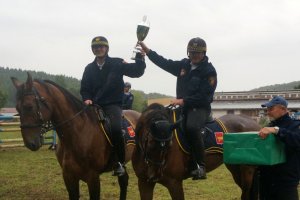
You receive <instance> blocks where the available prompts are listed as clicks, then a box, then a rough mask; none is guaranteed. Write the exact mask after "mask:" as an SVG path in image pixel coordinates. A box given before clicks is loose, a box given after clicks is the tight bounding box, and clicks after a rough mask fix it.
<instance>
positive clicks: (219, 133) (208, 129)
mask: <svg viewBox="0 0 300 200" xmlns="http://www.w3.org/2000/svg"><path fill="white" fill-rule="evenodd" d="M177 118H178V114H176V112H175V110H174V111H173V122H175V121H176V120H177ZM226 132H227V131H226V128H225V126H224V124H223V123H222V122H221V121H220V120H218V119H216V120H214V121H213V122H209V123H206V125H205V133H204V136H203V140H204V145H205V152H207V153H223V134H224V133H226ZM173 134H174V136H175V137H176V141H177V142H178V144H179V146H180V148H181V149H182V151H183V152H185V153H187V154H190V151H191V148H190V145H189V143H188V139H187V136H186V135H185V133H184V132H183V131H182V130H181V129H180V128H177V129H175V130H174V132H173Z"/></svg>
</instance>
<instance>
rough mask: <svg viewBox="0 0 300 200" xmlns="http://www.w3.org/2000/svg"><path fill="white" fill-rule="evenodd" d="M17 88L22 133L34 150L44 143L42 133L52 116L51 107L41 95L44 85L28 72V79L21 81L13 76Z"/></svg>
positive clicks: (28, 145) (17, 104)
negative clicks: (34, 79)
mask: <svg viewBox="0 0 300 200" xmlns="http://www.w3.org/2000/svg"><path fill="white" fill-rule="evenodd" d="M11 80H12V82H13V84H14V86H15V87H16V89H17V95H16V109H17V111H18V113H19V114H20V122H21V126H20V127H21V133H22V137H23V140H24V144H25V146H26V147H27V148H29V149H30V150H32V151H36V150H38V149H39V148H40V147H41V145H42V133H44V132H45V130H44V129H45V124H46V122H47V121H49V120H50V118H51V110H52V109H51V107H50V106H49V104H47V102H46V99H45V98H44V97H43V96H41V93H42V92H41V90H42V87H41V86H40V85H38V84H37V83H35V82H34V81H33V80H32V77H31V75H30V74H29V73H27V81H26V82H25V83H21V82H20V81H19V80H18V79H17V78H14V77H12V78H11Z"/></svg>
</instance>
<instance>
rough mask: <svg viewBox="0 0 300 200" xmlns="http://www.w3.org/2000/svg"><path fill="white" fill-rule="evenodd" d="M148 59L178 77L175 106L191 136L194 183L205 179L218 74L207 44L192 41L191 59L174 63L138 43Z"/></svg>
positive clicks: (198, 39) (197, 40) (189, 51)
mask: <svg viewBox="0 0 300 200" xmlns="http://www.w3.org/2000/svg"><path fill="white" fill-rule="evenodd" d="M139 43H140V45H141V47H142V48H143V50H144V51H145V52H146V54H147V56H148V58H149V59H150V60H151V61H152V62H153V63H154V64H156V65H157V66H159V67H160V68H162V69H163V70H165V71H167V72H169V73H171V74H173V75H174V76H176V77H177V87H176V99H174V100H173V101H172V103H173V105H180V106H182V107H183V114H184V116H185V132H186V133H187V134H188V137H189V141H190V145H191V147H192V148H191V149H192V158H193V166H192V170H191V174H190V175H191V176H192V177H193V180H197V179H205V178H206V170H205V162H204V142H203V136H202V135H203V133H202V129H203V127H204V125H205V122H206V121H207V119H208V117H209V115H210V113H211V105H210V104H211V102H212V101H213V96H214V92H215V89H216V86H217V73H216V70H215V68H214V67H213V65H212V64H211V63H210V62H208V57H207V56H206V43H205V41H204V40H203V39H201V38H199V37H197V38H193V39H191V40H190V41H189V43H188V46H187V55H188V58H184V59H182V60H179V61H173V60H168V59H165V58H163V57H162V56H160V55H158V54H157V53H156V52H155V51H152V50H150V49H149V48H148V47H147V46H146V45H145V44H144V43H143V42H139Z"/></svg>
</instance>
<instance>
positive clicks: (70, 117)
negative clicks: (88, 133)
mask: <svg viewBox="0 0 300 200" xmlns="http://www.w3.org/2000/svg"><path fill="white" fill-rule="evenodd" d="M51 90H52V91H51V92H52V93H53V94H55V95H51V97H49V99H51V107H52V115H51V122H52V123H53V124H54V126H56V130H57V132H58V135H59V136H62V135H63V137H68V138H70V137H73V136H75V135H77V134H78V135H79V136H80V133H78V129H79V128H80V127H78V126H79V125H80V124H84V126H91V125H92V121H91V120H89V119H88V116H87V113H86V112H85V110H83V109H84V107H83V106H82V107H81V108H77V109H75V107H73V106H71V102H70V101H69V100H68V99H67V97H66V96H65V95H64V94H63V93H62V92H61V91H60V90H59V89H57V88H51ZM81 135H82V134H81ZM76 137H78V136H76Z"/></svg>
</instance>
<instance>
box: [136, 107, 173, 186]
mask: <svg viewBox="0 0 300 200" xmlns="http://www.w3.org/2000/svg"><path fill="white" fill-rule="evenodd" d="M174 128H175V126H174V124H172V123H171V120H170V114H169V112H168V109H166V108H165V107H164V106H162V105H160V104H156V103H155V104H151V105H150V106H149V107H147V109H146V110H145V111H144V112H143V113H142V115H141V117H140V119H139V122H138V124H137V129H136V130H137V131H136V132H137V145H138V147H139V148H140V150H141V151H142V153H143V155H144V160H145V162H146V164H147V165H148V166H149V167H148V177H149V179H151V180H152V181H155V180H156V179H158V178H159V177H160V176H161V174H159V173H160V171H162V168H163V167H164V165H165V162H166V156H167V152H168V149H169V148H170V147H171V146H172V138H173V134H172V130H173V129H174Z"/></svg>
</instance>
